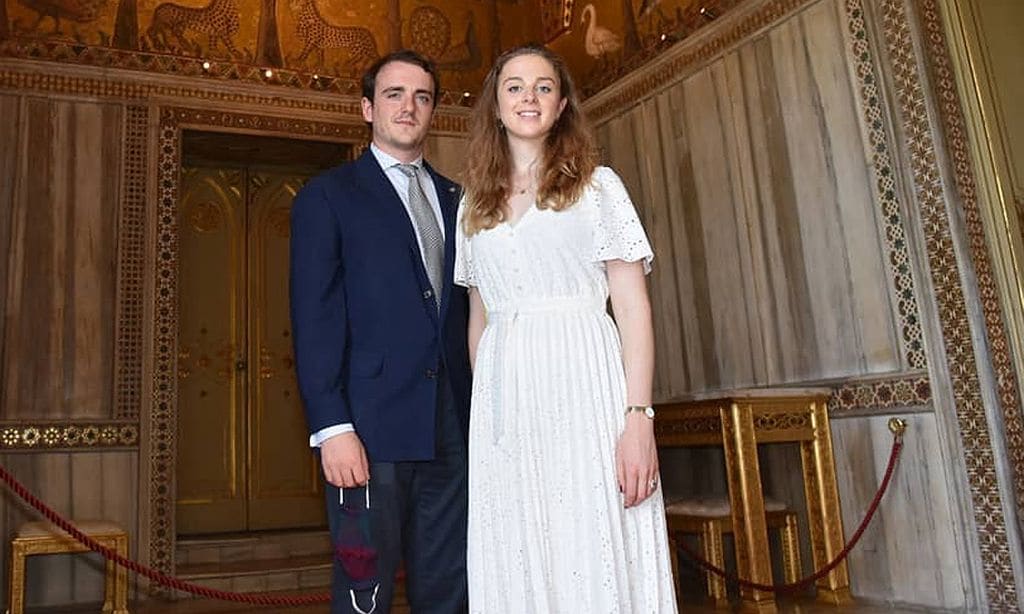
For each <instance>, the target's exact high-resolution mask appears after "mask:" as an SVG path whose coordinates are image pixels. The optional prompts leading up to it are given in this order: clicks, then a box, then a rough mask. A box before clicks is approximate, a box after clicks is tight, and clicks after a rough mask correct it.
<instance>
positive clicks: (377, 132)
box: [291, 51, 470, 614]
mask: <svg viewBox="0 0 1024 614" xmlns="http://www.w3.org/2000/svg"><path fill="white" fill-rule="evenodd" d="M437 96H438V79H437V73H436V71H435V69H434V67H433V65H432V64H431V63H430V61H429V60H427V59H425V58H423V57H422V56H420V55H418V54H416V53H414V52H410V51H399V52H395V53H392V54H389V55H387V56H385V57H383V58H381V59H380V60H379V61H378V62H377V63H375V64H374V65H373V66H372V67H371V68H370V69H369V70H368V71H367V73H366V75H364V76H363V99H362V110H363V118H364V119H365V120H366V121H367V122H368V123H369V124H370V125H371V128H372V133H373V141H372V144H371V146H370V148H369V149H368V150H367V151H366V152H365V153H364V154H363V155H362V156H361V157H360V158H359V159H358V160H356V161H354V162H351V163H348V164H344V165H342V166H339V167H337V168H334V169H332V170H330V171H327V172H326V173H324V174H322V175H319V176H318V177H315V178H314V179H312V180H311V181H310V182H309V183H308V184H307V185H306V187H305V188H303V190H302V191H301V192H300V193H299V194H298V195H297V196H296V197H295V202H294V205H293V208H292V226H291V311H292V327H293V330H294V336H295V355H296V372H297V374H298V380H299V389H300V391H301V394H302V400H303V403H304V405H305V410H306V418H307V421H308V424H309V429H310V433H311V435H310V445H311V446H313V447H318V448H319V453H320V462H321V465H322V467H323V473H324V478H325V480H326V482H327V484H326V487H325V490H326V498H327V512H328V518H329V522H330V527H331V535H332V538H333V540H334V543H335V545H336V552H335V565H334V581H333V590H332V607H331V612H332V614H338V613H342V612H344V613H354V612H369V611H371V608H375V609H376V611H377V612H388V611H389V610H390V607H391V600H392V595H393V579H394V577H395V572H396V570H397V568H398V565H399V562H400V561H404V569H405V573H406V576H405V577H406V589H407V594H408V599H409V602H410V605H411V607H412V611H413V612H414V613H416V614H421V613H437V614H448V613H455V612H464V611H465V609H466V505H467V501H466V483H467V464H466V433H467V429H468V424H469V396H470V369H469V356H468V351H467V344H466V323H467V314H468V301H467V297H466V292H465V290H464V289H462V288H459V287H457V286H453V284H452V277H453V272H452V271H453V264H454V258H455V248H454V237H455V215H456V207H457V201H458V197H459V189H458V187H457V186H456V185H455V184H454V183H452V182H451V181H449V180H448V179H446V178H445V177H443V176H441V175H439V174H438V173H437V172H435V171H434V170H433V169H432V168H431V167H430V166H429V165H427V164H426V163H425V162H424V161H423V153H422V152H423V142H424V139H425V138H426V135H427V130H428V129H429V126H430V120H431V117H432V116H433V112H434V107H435V105H436V102H437Z"/></svg>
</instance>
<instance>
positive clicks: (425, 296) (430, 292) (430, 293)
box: [423, 290, 434, 300]
mask: <svg viewBox="0 0 1024 614" xmlns="http://www.w3.org/2000/svg"><path fill="white" fill-rule="evenodd" d="M432 296H434V291H433V290H426V291H424V292H423V299H424V300H426V299H428V298H430V297H432Z"/></svg>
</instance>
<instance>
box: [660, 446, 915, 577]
mask: <svg viewBox="0 0 1024 614" xmlns="http://www.w3.org/2000/svg"><path fill="white" fill-rule="evenodd" d="M902 450H903V441H902V439H901V436H900V435H896V436H895V437H894V438H893V442H892V452H891V453H890V454H889V466H887V467H886V468H885V476H884V477H883V478H882V483H881V485H879V487H878V492H876V493H875V498H874V499H872V500H871V505H870V506H868V511H867V513H866V514H865V515H864V519H863V520H861V523H860V526H858V527H857V530H856V531H855V532H854V533H853V536H852V537H851V538H850V542H849V543H848V544H846V547H845V548H843V550H842V551H841V552H840V553H839V554H838V555H837V556H836V558H834V559H832V561H830V562H829V564H828V565H825V566H824V567H822V568H821V569H820V570H818V571H817V572H815V573H814V574H812V575H810V576H807V577H806V578H802V579H800V580H797V581H796V582H791V583H789V584H759V583H757V582H751V581H750V580H744V579H743V578H740V577H739V576H737V575H736V574H734V573H730V572H728V571H726V570H724V569H722V568H720V567H716V566H715V565H712V564H711V563H709V562H708V561H707V560H705V559H704V558H702V557H701V556H700V555H699V554H697V553H696V552H694V551H693V550H692V549H691V548H690V547H689V546H687V545H686V544H685V543H683V541H682V540H675V539H674V540H673V541H674V542H675V544H676V545H677V546H679V548H680V549H681V550H682V551H683V552H685V553H686V555H687V556H689V557H690V558H691V559H693V560H694V561H695V562H696V563H697V564H698V565H699V566H701V567H703V568H704V569H706V570H707V571H710V572H711V573H713V574H715V575H718V576H721V577H723V578H725V579H726V580H729V581H730V582H735V583H736V584H738V585H740V586H742V587H746V588H753V589H756V590H759V591H771V592H775V593H796V592H799V591H800V590H802V589H804V588H806V587H807V586H808V585H810V584H813V583H814V582H817V581H818V580H820V579H822V578H824V577H825V576H827V575H828V573H829V572H830V571H832V570H833V569H835V568H836V566H838V565H839V564H840V563H842V562H843V561H844V560H845V559H846V557H847V555H849V554H850V551H851V550H853V547H854V546H856V545H857V542H858V541H860V538H861V536H862V535H863V534H864V530H865V529H867V528H868V524H870V523H871V519H872V518H873V517H874V515H875V512H876V511H878V504H879V503H881V501H882V496H884V495H885V491H886V490H887V489H888V488H889V481H890V480H891V479H892V474H893V471H894V470H895V469H896V461H897V460H898V459H899V457H900V452H901V451H902Z"/></svg>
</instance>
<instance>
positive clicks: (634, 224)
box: [593, 166, 654, 273]
mask: <svg viewBox="0 0 1024 614" xmlns="http://www.w3.org/2000/svg"><path fill="white" fill-rule="evenodd" d="M593 183H594V196H593V197H594V198H595V199H596V201H597V211H598V215H597V220H596V225H595V228H594V256H593V258H594V261H595V262H604V261H606V260H623V261H625V262H637V261H639V260H642V261H643V263H644V273H650V272H651V262H652V261H653V260H654V252H653V251H652V250H651V243H650V241H648V240H647V233H645V232H644V227H643V225H641V224H640V218H639V217H638V216H637V213H636V209H635V208H634V207H633V201H632V200H630V198H629V193H628V192H626V186H625V185H623V183H622V180H621V179H620V178H619V176H618V175H617V174H615V171H613V170H612V169H610V168H608V167H606V166H599V167H597V168H596V169H595V170H594V179H593Z"/></svg>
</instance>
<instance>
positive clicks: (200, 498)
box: [176, 132, 352, 535]
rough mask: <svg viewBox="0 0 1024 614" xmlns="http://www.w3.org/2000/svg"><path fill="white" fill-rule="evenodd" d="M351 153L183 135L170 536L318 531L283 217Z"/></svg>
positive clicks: (340, 148)
mask: <svg viewBox="0 0 1024 614" xmlns="http://www.w3.org/2000/svg"><path fill="white" fill-rule="evenodd" d="M351 149H352V148H351V147H350V146H346V145H339V144H333V143H312V142H303V141H291V140H288V139H278V138H267V137H253V136H246V135H227V134H211V133H197V132H186V133H185V135H184V137H183V152H182V154H183V155H182V169H181V184H180V190H181V191H180V201H179V208H178V229H179V235H178V241H179V260H178V289H179V300H178V319H179V329H178V330H179V337H178V437H177V439H178V442H179V446H178V455H177V504H176V516H177V532H178V533H179V534H184V535H196V534H209V533H225V532H238V531H253V530H263V529H283V528H289V529H290V528H300V527H317V526H324V525H325V524H326V522H325V518H324V511H323V510H324V507H323V503H322V491H321V487H320V479H319V475H318V471H319V469H318V466H317V464H316V462H315V459H314V457H313V455H312V454H310V451H309V447H308V445H307V443H306V438H307V432H306V425H305V422H304V419H303V414H302V407H301V403H300V400H299V395H298V391H297V388H296V384H295V375H294V369H293V358H292V341H291V327H290V322H289V317H288V239H289V213H290V209H291V202H292V198H293V197H294V196H295V194H296V193H297V192H298V190H299V189H301V187H302V185H303V184H304V183H305V181H306V180H307V179H308V178H309V177H310V176H312V175H313V174H315V173H317V172H318V171H319V170H321V169H322V168H325V167H329V166H332V165H334V164H338V163H339V162H341V161H343V160H345V159H347V158H349V157H350V156H351ZM296 160H299V161H302V162H301V163H296V162H295V161H296Z"/></svg>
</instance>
